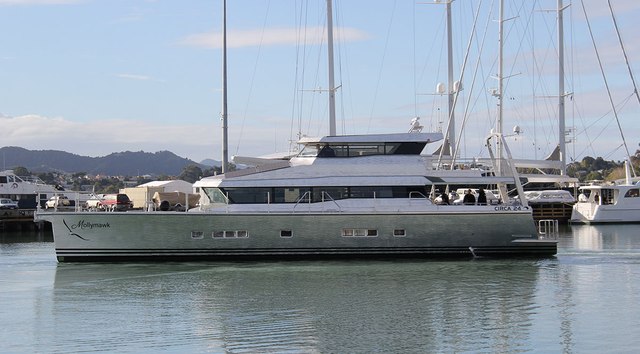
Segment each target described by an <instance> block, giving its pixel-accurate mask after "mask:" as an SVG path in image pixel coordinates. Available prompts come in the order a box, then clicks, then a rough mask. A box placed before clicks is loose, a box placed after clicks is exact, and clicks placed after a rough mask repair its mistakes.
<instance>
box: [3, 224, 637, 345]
mask: <svg viewBox="0 0 640 354" xmlns="http://www.w3.org/2000/svg"><path fill="white" fill-rule="evenodd" d="M639 231H640V225H607V226H573V227H566V228H565V229H563V230H562V232H561V238H560V245H559V253H558V255H557V256H556V257H552V258H548V259H509V260H499V259H475V260H472V259H470V260H438V261H433V260H431V261H429V260H411V261H409V260H404V261H399V260H398V261H390V260H381V261H375V260H360V261H309V262H305V261H295V262H244V263H230V262H225V263H214V262H211V263H161V264H152V263H149V264H145V263H143V264H139V263H133V264H58V263H56V260H55V257H54V248H53V243H51V242H42V241H47V240H49V238H50V235H42V234H40V235H38V234H35V233H23V234H16V233H7V232H5V233H0V319H1V323H2V330H0V352H2V353H35V352H39V353H77V352H135V353H145V352H147V353H149V352H176V353H177V352H179V353H198V352H214V353H221V352H228V353H255V352H260V353H264V352H292V353H371V352H381V353H390V352H395V353H398V352H401V353H407V352H421V353H427V352H429V353H432V352H434V353H435V352H444V353H452V352H456V353H463V352H473V353H477V352H486V353H498V352H500V353H504V352H508V353H512V352H539V353H561V352H563V353H602V352H615V353H635V352H637V350H638V348H640V232H639Z"/></svg>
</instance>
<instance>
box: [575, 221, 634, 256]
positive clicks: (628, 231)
mask: <svg viewBox="0 0 640 354" xmlns="http://www.w3.org/2000/svg"><path fill="white" fill-rule="evenodd" d="M571 231H572V240H573V244H572V246H573V248H574V249H576V250H583V251H602V250H628V251H632V252H633V251H634V250H635V251H637V250H638V249H639V248H640V232H639V231H640V225H639V224H616V225H572V226H571Z"/></svg>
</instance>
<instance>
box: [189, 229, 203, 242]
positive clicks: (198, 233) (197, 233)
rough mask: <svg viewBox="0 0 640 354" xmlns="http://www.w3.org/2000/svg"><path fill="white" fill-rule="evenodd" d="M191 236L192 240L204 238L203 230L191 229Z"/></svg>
mask: <svg viewBox="0 0 640 354" xmlns="http://www.w3.org/2000/svg"><path fill="white" fill-rule="evenodd" d="M191 238H192V239H194V240H201V239H203V238H204V232H202V231H191Z"/></svg>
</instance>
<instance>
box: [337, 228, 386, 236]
mask: <svg viewBox="0 0 640 354" xmlns="http://www.w3.org/2000/svg"><path fill="white" fill-rule="evenodd" d="M342 237H378V230H377V229H342Z"/></svg>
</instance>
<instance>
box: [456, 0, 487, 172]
mask: <svg viewBox="0 0 640 354" xmlns="http://www.w3.org/2000/svg"><path fill="white" fill-rule="evenodd" d="M480 4H482V1H480ZM492 4H493V2H492ZM479 15H480V5H478V12H477V14H476V16H479ZM492 15H493V6H491V10H490V11H489V14H488V16H487V22H486V23H485V28H484V33H483V35H482V40H481V42H480V47H479V52H478V57H477V58H476V65H475V69H474V72H473V78H472V79H471V87H470V88H469V97H471V96H472V93H473V91H474V88H475V84H476V82H477V80H476V78H477V76H478V71H479V70H480V67H481V66H482V60H481V59H482V51H483V49H484V43H485V40H486V38H487V33H488V32H489V24H490V23H491V16H492ZM476 21H477V17H476V19H475V20H474V32H475V22H476ZM469 49H470V47H469V48H467V52H469ZM465 61H466V59H465ZM461 80H462V78H461ZM471 103H472V101H471V99H469V100H467V102H466V105H465V108H464V113H463V114H462V124H461V128H460V132H459V133H458V137H457V139H456V142H457V144H456V145H457V146H456V147H455V151H456V154H455V155H453V156H456V155H458V151H459V149H460V144H461V142H462V135H463V134H464V132H465V131H466V129H464V127H465V125H466V123H467V119H468V118H469V111H470V110H471ZM474 106H475V103H474ZM480 145H481V146H483V147H484V144H480ZM483 147H481V148H480V152H479V153H478V154H480V153H481V152H482V150H483ZM465 155H466V154H465ZM452 166H453V164H452Z"/></svg>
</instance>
